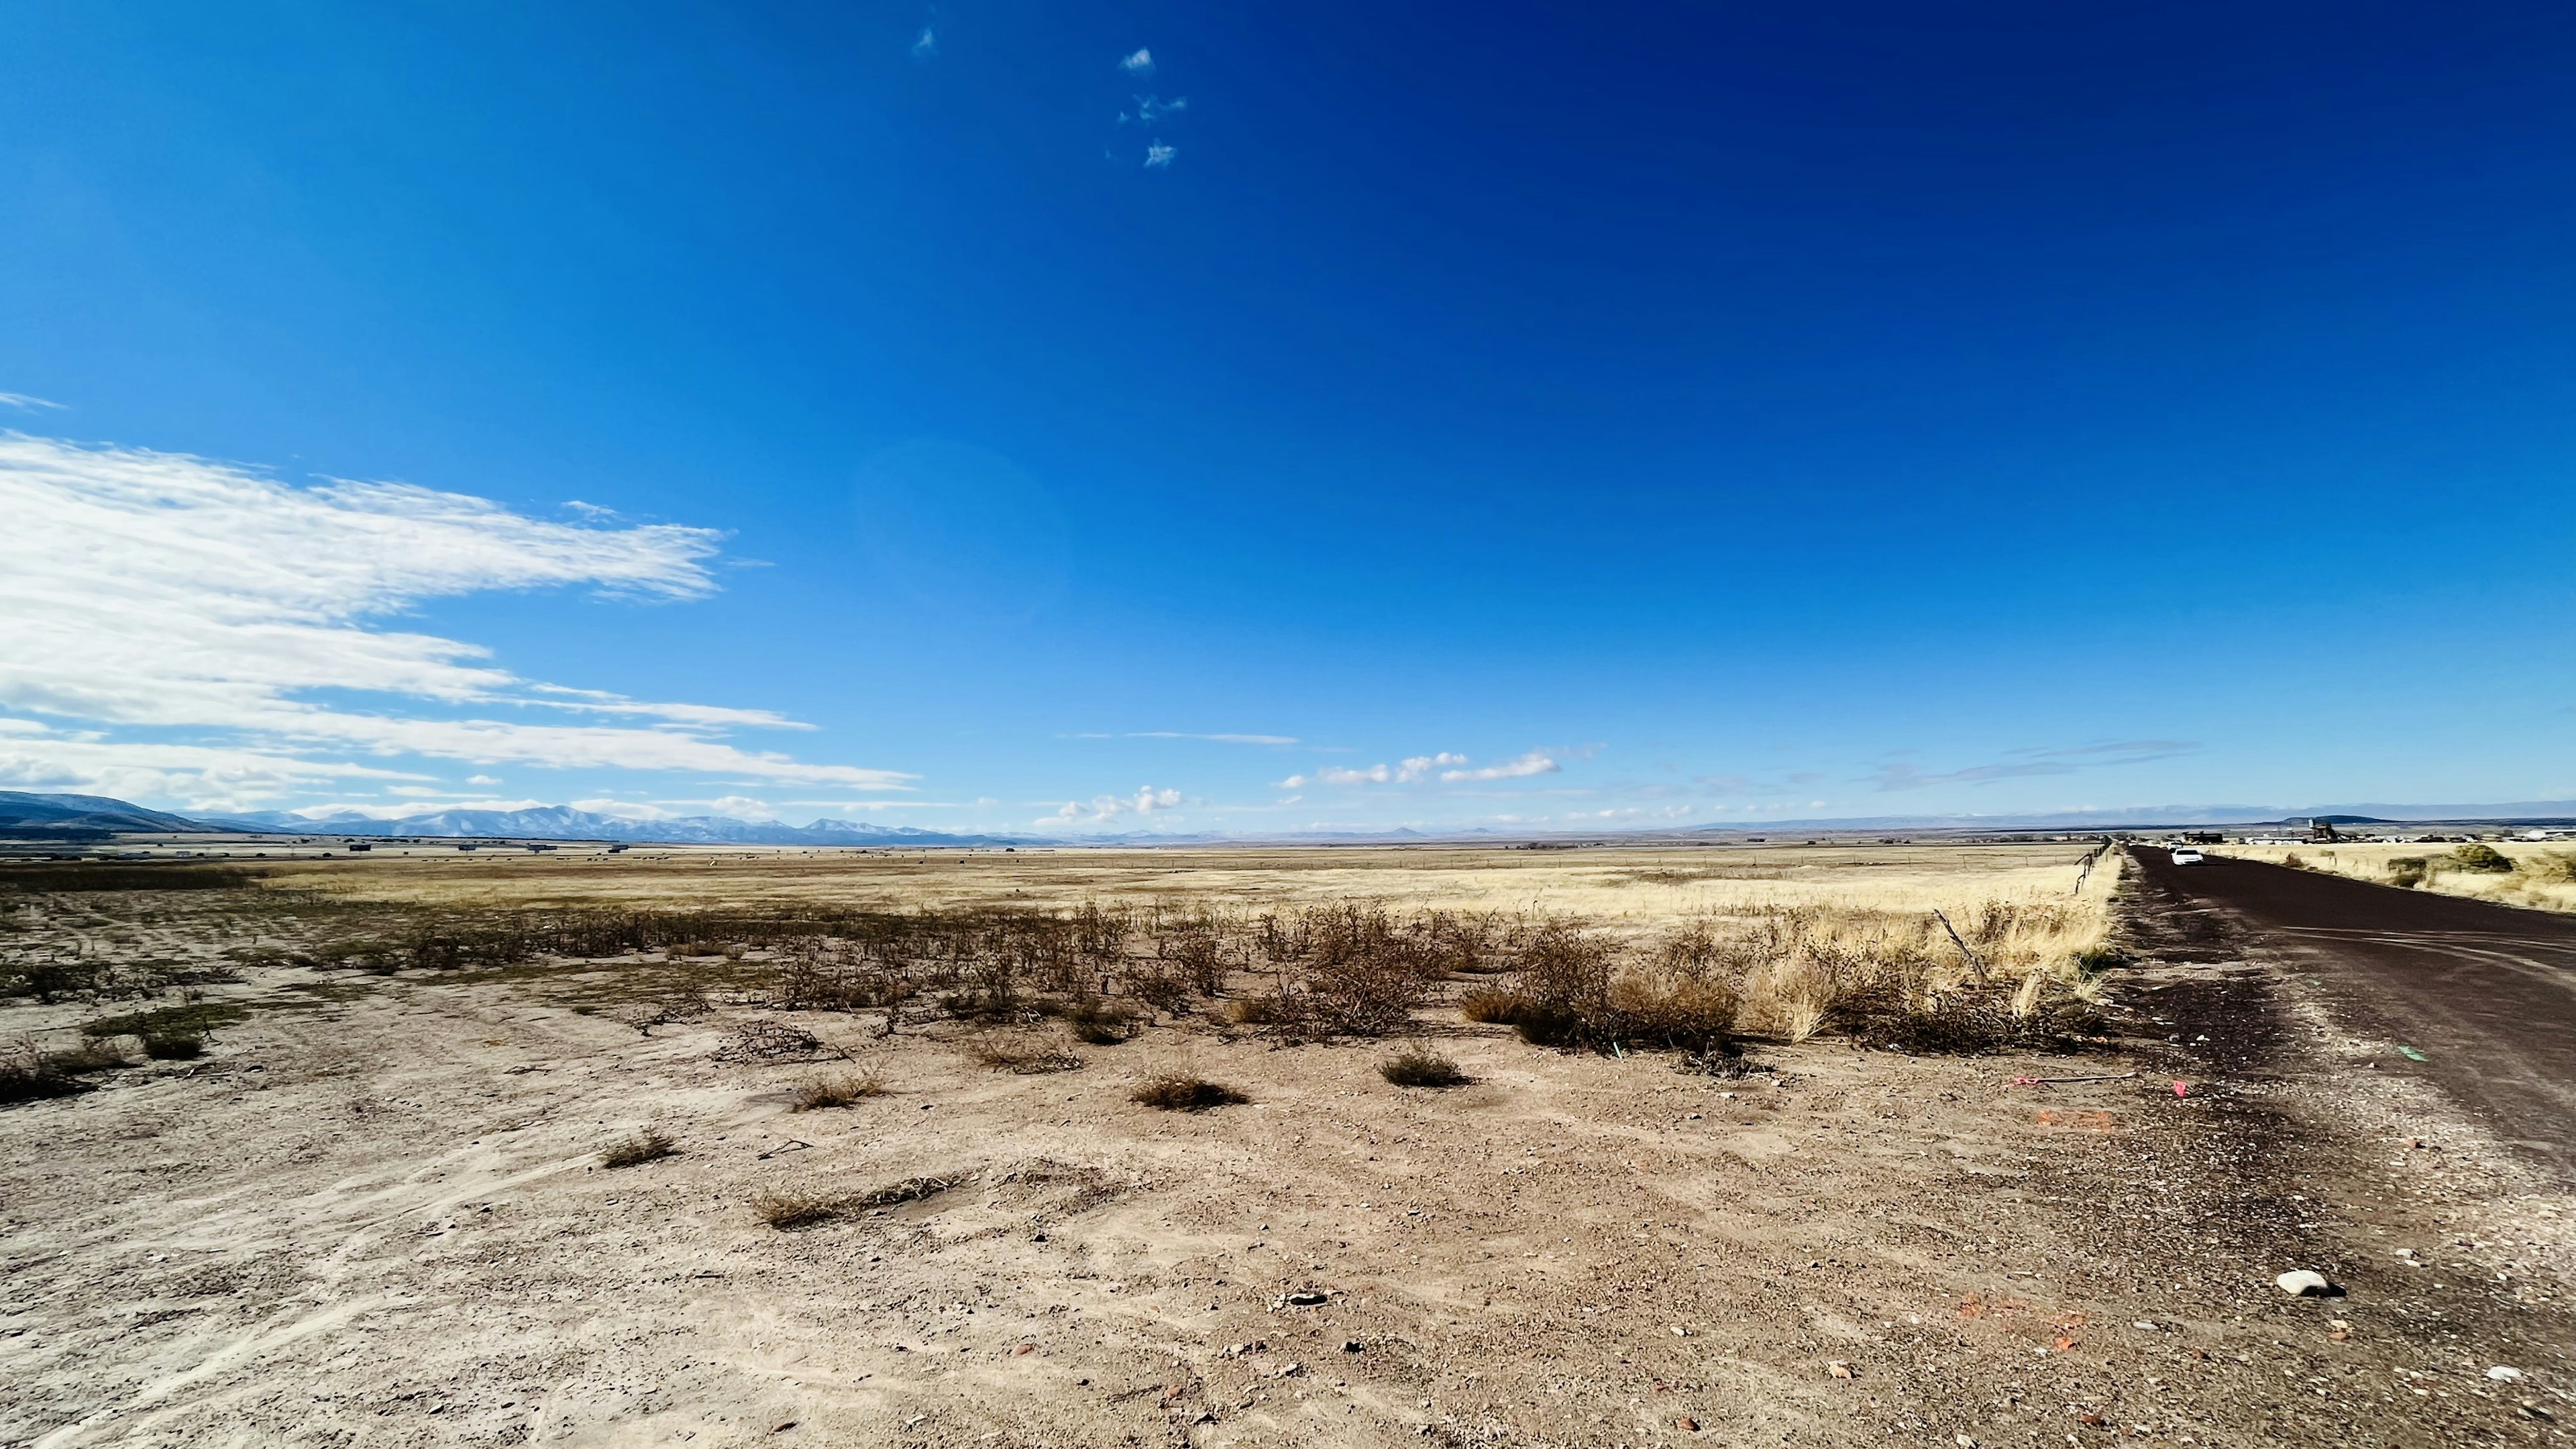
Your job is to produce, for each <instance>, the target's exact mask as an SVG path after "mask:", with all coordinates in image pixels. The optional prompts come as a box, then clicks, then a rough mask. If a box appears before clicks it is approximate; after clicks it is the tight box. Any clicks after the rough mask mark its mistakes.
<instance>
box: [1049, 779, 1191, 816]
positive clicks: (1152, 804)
mask: <svg viewBox="0 0 2576 1449" xmlns="http://www.w3.org/2000/svg"><path fill="white" fill-rule="evenodd" d="M1180 805H1181V792H1180V791H1178V790H1157V789H1155V788H1154V787H1153V786H1151V785H1147V786H1144V787H1143V788H1141V789H1139V790H1138V791H1137V792H1136V793H1135V794H1133V795H1095V796H1093V797H1092V799H1091V801H1090V803H1089V804H1085V803H1083V802H1082V801H1080V800H1067V801H1065V802H1064V804H1063V805H1062V806H1060V807H1058V808H1057V810H1056V812H1055V813H1054V814H1053V815H1046V816H1041V817H1039V818H1038V819H1037V821H1035V822H1034V823H1036V824H1039V825H1097V824H1099V823H1100V822H1101V821H1103V820H1114V819H1116V818H1117V817H1119V816H1121V815H1130V814H1133V815H1151V814H1154V813H1155V812H1156V811H1159V810H1175V809H1178V808H1180Z"/></svg>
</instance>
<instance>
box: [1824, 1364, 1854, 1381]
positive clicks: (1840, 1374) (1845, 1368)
mask: <svg viewBox="0 0 2576 1449" xmlns="http://www.w3.org/2000/svg"><path fill="white" fill-rule="evenodd" d="M1825 1372H1826V1373H1829V1374H1831V1375H1833V1376H1834V1377H1835V1378H1838V1379H1856V1378H1859V1377H1860V1371H1859V1370H1858V1369H1855V1368H1853V1367H1852V1366H1851V1365H1850V1364H1847V1363H1845V1362H1843V1361H1842V1360H1841V1359H1835V1360H1834V1361H1833V1362H1831V1363H1829V1364H1826V1365H1825Z"/></svg>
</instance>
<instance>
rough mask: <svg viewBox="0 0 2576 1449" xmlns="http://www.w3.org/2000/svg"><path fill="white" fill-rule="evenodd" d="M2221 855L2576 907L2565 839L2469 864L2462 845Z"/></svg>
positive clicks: (2278, 848) (2498, 848)
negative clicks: (2501, 865)
mask: <svg viewBox="0 0 2576 1449" xmlns="http://www.w3.org/2000/svg"><path fill="white" fill-rule="evenodd" d="M2212 848H2213V849H2214V850H2215V852H2216V853H2218V854H2221V855H2234V856H2242V857H2243V858H2245V859H2247V860H2268V861H2270V862H2272V863H2273V864H2275V865H2280V864H2283V863H2289V864H2295V865H2301V866H2305V867H2306V868H2308V869H2309V870H2322V871H2330V872H2332V873H2333V874H2336V875H2347V876H2351V877H2352V878H2353V879H2355V880H2367V881H2376V882H2378V883H2380V884H2382V885H2407V886H2411V887H2412V888H2414V889H2416V890H2428V891H2439V892H2441V893H2442V894H2444V895H2453V896H2469V897H2473V898H2475V899H2477V900H2483V901H2495V902H2498V903H2500V904H2503V905H2508V906H2527V907H2530V908H2531V909H2534V910H2543V911H2576V849H2570V848H2569V847H2568V846H2567V845H2565V844H2563V843H2562V844H2557V845H2541V844H2523V843H2519V842H2512V841H2508V842H2504V843H2502V844H2495V845H2489V846H2488V847H2486V848H2487V849H2488V850H2491V851H2493V852H2494V853H2495V854H2496V855H2497V856H2499V857H2501V858H2502V863H2504V864H2505V865H2506V867H2507V868H2505V869H2497V868H2496V866H2497V864H2498V862H2496V861H2490V860H2484V859H2479V860H2476V861H2475V862H2474V863H2463V862H2462V861H2461V860H2460V858H2459V854H2458V852H2459V850H2460V847H2458V846H2456V845H2431V844H2420V845H2382V844H2376V843H2357V842H2353V841H2341V842H2337V843H2336V844H2333V845H2228V846H2218V847H2212Z"/></svg>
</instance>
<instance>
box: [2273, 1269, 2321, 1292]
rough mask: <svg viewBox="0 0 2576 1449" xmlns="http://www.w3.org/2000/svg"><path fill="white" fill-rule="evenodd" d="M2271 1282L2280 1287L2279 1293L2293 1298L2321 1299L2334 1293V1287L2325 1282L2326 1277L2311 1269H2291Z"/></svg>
mask: <svg viewBox="0 0 2576 1449" xmlns="http://www.w3.org/2000/svg"><path fill="white" fill-rule="evenodd" d="M2272 1281H2273V1282H2275V1283H2277V1284H2279V1285H2281V1291H2282V1292H2284V1293H2287V1294H2289V1295H2290V1296H2291V1297H2293V1298H2323V1297H2325V1296H2326V1295H2327V1294H2328V1293H2331V1292H2333V1291H2334V1285H2333V1284H2332V1283H2329V1282H2327V1281H2326V1275H2325V1274H2323V1273H2320V1272H2317V1271H2316V1270H2314V1269H2312V1268H2298V1269H2293V1270H2292V1271H2290V1272H2287V1273H2284V1274H2282V1275H2281V1276H2280V1277H2278V1278H2275V1279H2273V1280H2272Z"/></svg>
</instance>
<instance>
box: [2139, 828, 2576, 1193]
mask: <svg viewBox="0 0 2576 1449" xmlns="http://www.w3.org/2000/svg"><path fill="white" fill-rule="evenodd" d="M2132 854H2133V856H2134V858H2135V859H2136V860H2137V862H2138V864H2139V866H2140V868H2141V869H2142V870H2143V871H2144V873H2145V874H2146V875H2147V876H2148V878H2149V879H2151V880H2153V881H2156V882H2158V883H2160V884H2162V885H2164V886H2165V887H2166V888H2168V889H2169V890H2171V891H2173V892H2174V893H2176V894H2177V895H2179V896H2181V897H2182V898H2183V899H2185V900H2187V901H2190V902H2192V903H2193V904H2197V905H2204V906H2214V907H2218V908H2220V909H2222V910H2224V911H2226V912H2227V913H2228V914H2230V915H2232V916H2234V917H2235V918H2236V919H2237V921H2238V923H2239V924H2240V926H2242V927H2243V928H2245V929H2247V930H2250V931H2252V932H2253V933H2255V934H2256V935H2257V936H2259V937H2261V938H2262V939H2263V940H2265V941H2266V943H2267V944H2269V945H2271V946H2273V947H2275V948H2277V949H2278V950H2279V951H2280V952H2281V953H2282V955H2283V956H2284V958H2285V959H2287V960H2288V961H2290V962H2291V963H2292V964H2293V965H2294V966H2295V967H2296V968H2297V969H2298V970H2299V971H2301V972H2302V973H2303V974H2306V975H2309V976H2311V977H2314V978H2315V979H2317V981H2318V983H2319V985H2320V986H2321V987H2323V988H2324V989H2325V991H2326V992H2327V994H2328V998H2329V1000H2330V1001H2331V1002H2332V1004H2333V1005H2334V1007H2335V1009H2336V1011H2337V1013H2338V1014H2339V1015H2341V1016H2344V1017H2345V1018H2347V1024H2348V1025H2349V1026H2350V1027H2351V1028H2352V1029H2353V1030H2354V1031H2355V1032H2357V1033H2360V1034H2364V1035H2374V1036H2382V1037H2386V1038H2387V1039H2389V1040H2390V1041H2392V1042H2396V1043H2402V1044H2404V1045H2405V1046H2408V1047H2412V1048H2413V1049H2415V1050H2416V1051H2417V1052H2420V1053H2421V1054H2422V1055H2423V1057H2424V1060H2423V1061H2421V1062H2420V1063H2419V1062H2416V1061H2413V1060H2412V1059H2409V1058H2405V1057H2403V1056H2402V1054H2401V1055H2400V1056H2399V1057H2397V1058H2394V1059H2392V1060H2389V1061H2387V1062H2384V1063H2383V1064H2382V1065H2383V1067H2385V1068H2387V1069H2391V1070H2403V1071H2410V1072H2414V1073H2418V1074H2421V1075H2423V1076H2424V1077H2426V1078H2428V1079H2430V1080H2431V1081H2433V1082H2434V1083H2435V1084H2437V1085H2438V1086H2440V1087H2442V1088H2443V1089H2444V1090H2446V1091H2447V1092H2449V1093H2450V1095H2451V1096H2452V1097H2453V1099H2454V1100H2456V1101H2458V1102H2459V1103H2460V1105H2461V1106H2463V1107H2464V1108H2466V1109H2467V1110H2468V1111H2469V1112H2470V1113H2472V1114H2473V1115H2475V1116H2476V1117H2478V1118H2479V1119H2481V1120H2482V1121H2484V1122H2485V1123H2486V1124H2487V1125H2488V1126H2489V1127H2491V1128H2493V1129H2494V1131H2495V1133H2496V1135H2497V1136H2498V1137H2500V1138H2502V1139H2503V1140H2505V1141H2506V1142H2508V1143H2511V1144H2512V1145H2514V1146H2515V1147H2517V1148H2520V1149H2521V1150H2523V1151H2525V1152H2528V1153H2530V1154H2531V1155H2532V1156H2534V1157H2535V1158H2537V1159H2539V1160H2540V1161H2542V1162H2544V1163H2547V1164H2548V1165H2550V1166H2551V1167H2552V1168H2554V1169H2555V1170H2556V1171H2557V1172H2558V1173H2559V1174H2560V1176H2561V1177H2563V1178H2565V1179H2567V1180H2569V1181H2576V916H2566V915H2558V914H2554V913H2550V912H2544V911H2527V910H2519V909H2516V908H2514V907H2511V906H2498V905H2490V904H2488V903H2486V902H2484V901H2471V900H2462V899H2460V898H2459V897H2457V896H2443V895H2432V894H2428V893H2424V892H2419V891H2409V890H2400V889H2398V888H2396V887H2394V886H2381V885H2372V884H2369V883H2368V882H2365V881H2357V880H2350V879H2346V878H2344V877H2341V876H2333V875H2325V874H2322V873H2319V872H2315V871H2304V870H2292V869H2290V868H2288V867H2286V866H2278V865H2268V864H2264V863H2262V862H2259V861H2250V860H2228V859H2222V858H2220V857H2217V856H2212V857H2210V858H2209V860H2208V862H2207V863H2205V864H2202V865H2192V866H2176V865H2174V864H2173V863H2172V860H2171V858H2170V856H2169V855H2168V854H2167V853H2166V852H2164V851H2162V850H2155V849H2150V848H2146V847H2139V848H2137V849H2136V850H2134V851H2133V852H2132Z"/></svg>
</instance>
